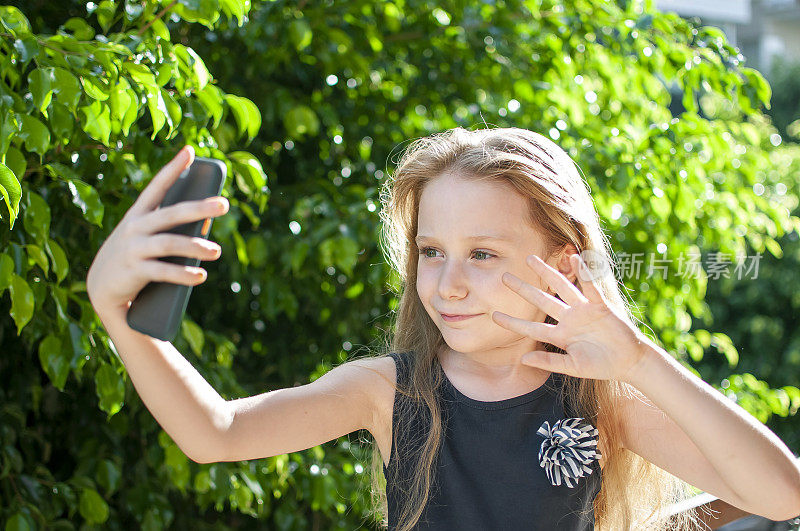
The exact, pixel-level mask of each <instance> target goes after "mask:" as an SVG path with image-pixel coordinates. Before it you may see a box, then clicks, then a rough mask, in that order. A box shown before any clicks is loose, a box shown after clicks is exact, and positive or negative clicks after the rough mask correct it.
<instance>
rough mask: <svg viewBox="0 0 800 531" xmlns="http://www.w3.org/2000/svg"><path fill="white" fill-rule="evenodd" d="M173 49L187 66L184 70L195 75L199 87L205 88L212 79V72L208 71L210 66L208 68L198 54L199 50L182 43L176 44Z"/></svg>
mask: <svg viewBox="0 0 800 531" xmlns="http://www.w3.org/2000/svg"><path fill="white" fill-rule="evenodd" d="M173 51H174V52H175V55H176V56H178V58H179V59H180V60H181V62H182V63H183V65H184V66H185V68H184V69H183V70H188V71H189V72H191V73H192V74H193V75H194V78H195V79H194V80H195V81H196V85H197V88H198V89H200V90H202V89H203V88H205V86H206V85H207V84H208V82H209V80H210V79H211V74H209V73H208V68H206V65H205V63H204V62H203V59H202V58H201V57H200V56H199V55H197V52H195V51H194V50H193V49H192V48H190V47H188V46H184V45H182V44H176V45H175V46H174V47H173Z"/></svg>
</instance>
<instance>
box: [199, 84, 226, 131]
mask: <svg viewBox="0 0 800 531" xmlns="http://www.w3.org/2000/svg"><path fill="white" fill-rule="evenodd" d="M195 95H196V96H197V100H198V101H199V102H200V105H202V106H203V108H204V109H205V110H206V112H208V113H209V114H210V115H211V117H212V118H213V120H214V125H213V127H214V128H216V127H217V125H219V121H220V120H221V119H222V111H223V110H224V108H223V106H222V102H223V95H222V91H221V90H220V89H218V88H217V87H215V86H214V85H206V87H205V88H204V89H203V90H200V91H198V92H196V93H195Z"/></svg>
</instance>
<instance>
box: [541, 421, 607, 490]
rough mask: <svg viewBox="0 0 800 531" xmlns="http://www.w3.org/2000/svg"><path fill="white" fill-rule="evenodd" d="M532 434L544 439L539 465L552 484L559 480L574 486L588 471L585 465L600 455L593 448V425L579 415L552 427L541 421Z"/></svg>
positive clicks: (594, 446) (594, 444)
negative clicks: (540, 424)
mask: <svg viewBox="0 0 800 531" xmlns="http://www.w3.org/2000/svg"><path fill="white" fill-rule="evenodd" d="M536 433H537V434H539V435H543V436H544V438H545V439H544V441H543V442H542V447H541V448H540V449H539V465H540V466H541V467H542V468H544V471H545V473H546V474H547V479H549V480H550V484H552V485H556V486H558V485H561V482H562V481H563V482H564V483H566V484H567V487H569V488H573V487H575V486H576V485H577V484H578V479H579V478H582V477H584V476H588V475H589V474H591V473H592V469H591V468H589V465H590V464H591V463H592V462H593V461H596V460H597V459H599V458H601V457H603V456H602V455H600V453H599V452H598V451H597V433H598V432H597V428H595V427H594V426H592V425H591V424H589V423H588V422H587V421H585V420H584V419H583V418H581V417H574V418H568V419H561V420H559V421H557V422H556V423H555V424H553V426H552V427H550V423H549V422H547V421H545V422H544V424H542V426H541V427H540V428H539V430H538V431H537V432H536ZM573 483H574V484H573Z"/></svg>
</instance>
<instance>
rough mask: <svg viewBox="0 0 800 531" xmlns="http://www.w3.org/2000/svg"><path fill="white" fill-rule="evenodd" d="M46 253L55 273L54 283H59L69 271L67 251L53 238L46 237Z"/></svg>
mask: <svg viewBox="0 0 800 531" xmlns="http://www.w3.org/2000/svg"><path fill="white" fill-rule="evenodd" d="M44 249H45V251H47V254H49V255H50V261H51V262H52V265H53V272H54V273H55V274H56V283H57V284H60V283H61V281H62V280H64V279H65V278H66V276H67V273H68V272H69V261H68V260H67V253H65V252H64V249H62V248H61V246H60V245H59V244H58V242H56V241H55V240H53V239H51V238H48V239H47V243H46V244H45V247H44Z"/></svg>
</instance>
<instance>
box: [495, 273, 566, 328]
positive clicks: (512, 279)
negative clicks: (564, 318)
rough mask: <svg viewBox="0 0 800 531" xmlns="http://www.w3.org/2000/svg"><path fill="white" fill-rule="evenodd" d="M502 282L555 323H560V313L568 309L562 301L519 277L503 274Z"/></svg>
mask: <svg viewBox="0 0 800 531" xmlns="http://www.w3.org/2000/svg"><path fill="white" fill-rule="evenodd" d="M502 280H503V283H504V284H505V285H506V286H508V287H509V288H511V289H512V290H514V291H515V292H517V293H518V294H519V295H520V296H521V297H522V298H523V299H525V300H526V301H528V302H530V303H531V304H533V305H534V306H536V307H538V308H540V309H542V310H543V311H544V312H545V313H547V315H550V316H551V317H553V318H554V319H555V320H556V321H561V317H560V316H561V312H563V311H564V310H566V309H567V308H569V306H567V305H566V304H564V303H563V302H562V301H560V300H558V299H556V298H555V297H553V296H552V295H550V294H548V293H545V292H544V291H542V290H540V289H539V288H537V287H536V286H532V285H530V284H528V283H527V282H523V281H522V280H521V279H520V278H519V277H517V276H515V275H513V274H511V273H508V272H506V273H503V277H502Z"/></svg>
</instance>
